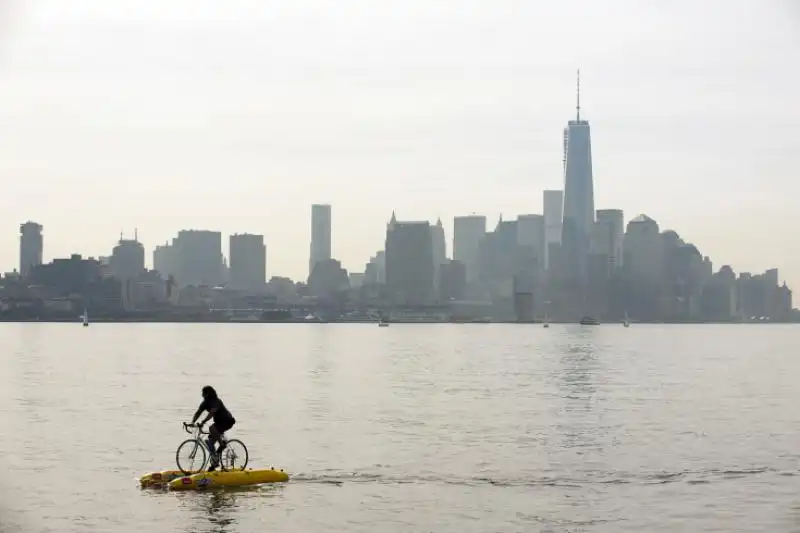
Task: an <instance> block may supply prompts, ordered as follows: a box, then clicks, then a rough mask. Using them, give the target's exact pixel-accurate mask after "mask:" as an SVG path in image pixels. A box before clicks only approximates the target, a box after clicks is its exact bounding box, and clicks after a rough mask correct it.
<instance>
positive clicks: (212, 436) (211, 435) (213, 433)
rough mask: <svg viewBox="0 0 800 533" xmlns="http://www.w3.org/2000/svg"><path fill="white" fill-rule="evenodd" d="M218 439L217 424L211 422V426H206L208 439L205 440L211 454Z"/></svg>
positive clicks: (214, 451)
mask: <svg viewBox="0 0 800 533" xmlns="http://www.w3.org/2000/svg"><path fill="white" fill-rule="evenodd" d="M218 441H219V429H218V428H217V424H211V427H209V428H208V439H207V440H206V442H207V443H208V449H209V450H211V454H212V455H213V454H214V453H216V450H215V449H214V444H215V443H216V442H218Z"/></svg>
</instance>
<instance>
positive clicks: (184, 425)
mask: <svg viewBox="0 0 800 533" xmlns="http://www.w3.org/2000/svg"><path fill="white" fill-rule="evenodd" d="M194 427H196V428H197V429H198V431H199V433H200V434H201V435H208V431H203V426H201V425H200V424H188V423H186V422H184V423H183V430H184V431H185V432H186V433H189V434H191V433H192V431H191V430H190V429H189V428H194Z"/></svg>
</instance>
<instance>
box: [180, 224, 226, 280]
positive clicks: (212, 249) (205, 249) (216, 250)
mask: <svg viewBox="0 0 800 533" xmlns="http://www.w3.org/2000/svg"><path fill="white" fill-rule="evenodd" d="M172 248H173V252H172V253H173V254H174V255H173V259H174V261H175V263H174V267H175V272H176V274H175V277H176V278H177V281H178V284H179V285H180V286H187V285H194V286H201V285H205V286H211V287H213V286H215V285H219V284H220V283H222V281H223V272H222V270H223V266H222V265H223V262H222V234H221V233H220V232H219V231H208V230H194V229H192V230H181V231H179V232H178V236H177V237H176V238H175V239H174V240H173V241H172Z"/></svg>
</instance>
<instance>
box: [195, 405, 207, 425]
mask: <svg viewBox="0 0 800 533" xmlns="http://www.w3.org/2000/svg"><path fill="white" fill-rule="evenodd" d="M207 407H208V406H207V405H206V401H205V400H203V401H202V402H201V403H200V407H198V408H197V411H195V413H194V416H193V417H192V424H194V423H195V422H197V419H198V418H200V415H201V414H203V411H205V410H206V409H207ZM206 420H208V419H206ZM203 424H205V422H203Z"/></svg>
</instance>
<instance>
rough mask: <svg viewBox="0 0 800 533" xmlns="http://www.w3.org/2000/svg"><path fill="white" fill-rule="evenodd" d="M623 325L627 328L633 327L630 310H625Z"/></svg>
mask: <svg viewBox="0 0 800 533" xmlns="http://www.w3.org/2000/svg"><path fill="white" fill-rule="evenodd" d="M622 325H623V326H625V327H626V328H629V327H631V321H630V320H628V312H627V311H626V312H625V318H624V320H623V321H622Z"/></svg>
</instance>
